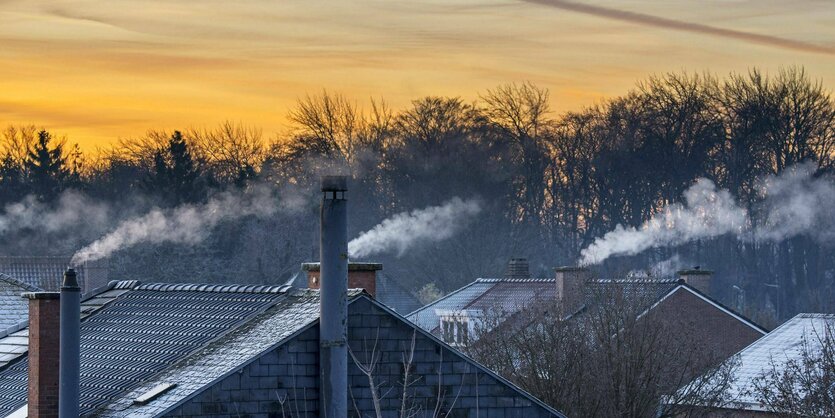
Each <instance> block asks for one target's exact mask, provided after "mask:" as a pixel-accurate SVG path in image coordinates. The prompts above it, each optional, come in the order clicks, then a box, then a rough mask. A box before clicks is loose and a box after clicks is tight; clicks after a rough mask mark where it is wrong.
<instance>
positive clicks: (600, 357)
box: [469, 285, 736, 418]
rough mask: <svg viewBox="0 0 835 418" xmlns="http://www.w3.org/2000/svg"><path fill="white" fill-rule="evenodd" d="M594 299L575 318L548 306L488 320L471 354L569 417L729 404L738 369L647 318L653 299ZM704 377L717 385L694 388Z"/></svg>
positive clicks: (623, 294) (622, 293) (679, 412)
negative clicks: (728, 395) (696, 380)
mask: <svg viewBox="0 0 835 418" xmlns="http://www.w3.org/2000/svg"><path fill="white" fill-rule="evenodd" d="M595 293H596V294H595V296H594V298H593V299H594V302H593V303H591V304H589V305H587V307H586V308H585V309H584V310H583V311H581V312H580V313H578V314H576V315H574V316H572V317H569V318H564V317H562V316H561V315H560V314H558V313H559V312H561V310H560V309H559V306H558V304H555V303H554V302H547V301H540V302H539V303H531V304H528V305H529V306H531V307H535V308H529V309H527V310H524V311H522V312H517V313H515V314H513V315H502V314H501V313H500V312H499V313H498V314H490V315H487V316H486V317H485V318H486V319H485V321H486V322H484V323H483V325H482V326H481V327H480V329H481V331H477V332H478V333H480V335H479V336H478V339H477V341H476V343H475V344H474V345H473V346H472V347H470V348H469V351H470V352H471V354H472V355H473V356H474V357H475V358H476V359H477V360H479V361H481V362H482V363H484V364H485V365H487V366H488V367H491V368H493V369H494V370H495V371H497V372H498V373H499V374H501V375H503V376H505V377H506V378H508V379H510V380H511V381H513V382H515V383H517V384H519V385H520V386H521V387H522V388H524V389H526V390H528V391H530V392H531V393H532V394H533V395H534V396H537V397H539V398H540V399H542V400H543V401H545V402H546V403H549V404H550V405H552V406H553V407H555V408H557V409H560V410H562V411H563V412H565V413H566V414H567V415H568V416H582V417H614V416H617V417H635V418H639V417H648V416H661V417H673V416H675V417H687V416H694V417H695V416H698V414H697V413H696V412H695V411H692V410H690V409H689V408H688V407H686V406H682V405H685V404H694V403H695V404H699V405H716V404H717V403H719V402H722V401H723V400H724V395H725V394H726V392H727V390H728V389H729V387H730V383H731V381H732V371H733V369H734V368H735V367H736V366H735V364H733V363H723V362H722V361H721V360H724V359H718V358H714V357H712V356H711V355H710V354H709V353H707V352H705V351H703V350H701V349H699V344H696V342H695V341H693V340H692V337H689V336H688V335H687V328H686V327H683V326H682V325H683V324H679V323H677V321H675V320H672V321H671V320H668V319H661V318H653V317H650V316H647V315H641V314H642V312H643V311H644V309H646V307H647V306H649V304H648V303H647V302H648V300H649V297H648V296H646V295H643V294H640V293H637V292H634V289H631V288H628V287H626V286H619V285H610V286H606V287H605V289H599V290H598V291H597V292H595ZM491 318H492V319H491ZM703 373H707V374H708V375H710V376H711V378H710V379H705V380H703V381H699V382H698V383H694V384H690V385H688V383H689V382H691V381H692V380H693V379H694V378H695V377H697V376H699V375H701V374H703ZM682 387H684V389H682V390H680V389H679V388H682ZM670 400H673V401H674V402H670Z"/></svg>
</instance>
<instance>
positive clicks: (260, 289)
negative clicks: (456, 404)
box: [0, 281, 562, 417]
mask: <svg viewBox="0 0 835 418" xmlns="http://www.w3.org/2000/svg"><path fill="white" fill-rule="evenodd" d="M348 296H349V298H350V301H351V302H349V303H352V302H353V301H356V300H357V299H359V298H364V299H366V300H369V301H370V302H371V303H373V304H375V305H377V306H378V307H380V308H381V309H383V310H384V311H385V312H388V313H389V314H390V315H392V316H393V317H394V318H396V320H399V321H401V322H402V323H403V324H406V325H407V326H409V327H415V326H414V325H413V324H412V323H411V322H409V321H407V320H406V319H405V318H403V317H402V316H400V315H398V314H397V313H396V312H394V311H392V310H391V309H390V308H388V307H387V306H385V305H384V304H381V303H379V302H378V301H376V300H374V299H373V298H370V297H368V295H367V294H366V293H364V292H363V291H362V290H361V289H351V290H349V295H348ZM82 315H83V317H82V324H81V346H82V350H81V403H82V408H81V413H82V414H85V415H86V414H91V413H92V414H94V415H95V416H102V417H128V416H160V415H164V414H165V413H166V412H168V411H171V410H172V409H174V408H176V407H178V406H179V405H182V404H183V403H184V402H186V401H188V400H189V399H191V398H193V397H194V396H197V395H198V394H199V393H201V392H202V391H204V390H205V389H207V388H209V387H211V386H212V385H213V384H215V383H217V382H219V381H220V380H221V379H223V378H225V377H226V376H229V375H231V374H232V373H235V372H236V371H238V370H241V369H242V368H243V367H245V366H246V365H248V364H250V363H251V362H253V361H255V360H256V359H257V358H258V357H259V356H260V355H262V354H264V353H266V352H268V351H270V350H273V349H275V348H276V347H278V346H280V345H282V344H284V343H286V342H287V341H289V340H290V339H292V338H293V337H294V336H296V335H298V334H299V333H301V332H303V331H304V330H306V329H309V327H311V326H313V325H315V324H316V323H317V322H318V318H319V292H318V291H316V290H309V289H294V288H291V287H289V286H231V285H194V284H141V283H139V282H137V281H124V282H111V283H110V285H109V287H108V289H107V290H105V291H104V292H102V293H100V294H99V295H96V296H95V297H93V298H89V299H87V300H85V301H83V302H82ZM417 331H419V332H421V333H424V334H426V335H429V334H428V333H426V332H425V331H423V330H420V329H419V328H417ZM27 336H28V333H27V330H26V329H24V330H21V331H18V332H16V333H13V334H10V335H7V336H5V337H4V338H0V349H2V347H13V346H15V344H17V347H18V348H19V353H17V354H16V355H15V356H14V358H13V359H11V360H10V361H8V362H6V363H4V365H3V366H0V416H5V415H8V414H10V413H13V412H15V411H17V410H19V409H20V408H21V407H23V406H25V404H26V398H27V392H26V391H27V366H28V360H27V358H26V355H25V353H26V351H25V350H26V347H27V343H28V339H27ZM429 336H430V337H431V338H433V340H434V341H435V342H436V343H437V344H439V345H444V343H442V342H440V341H439V340H438V339H437V338H435V337H433V336H431V335H429ZM450 350H452V349H450ZM453 352H454V354H455V355H457V356H461V357H462V358H465V359H466V361H468V362H470V363H472V364H473V365H474V366H475V367H477V368H479V369H481V370H482V371H483V372H485V373H489V374H490V375H492V376H494V377H495V378H497V379H498V380H499V381H501V382H503V383H504V384H507V385H508V386H509V387H510V388H512V389H513V390H514V391H517V392H519V393H520V394H521V395H522V396H524V397H526V398H528V399H530V400H531V401H532V402H535V403H536V404H538V405H540V406H543V407H544V408H546V409H547V410H549V411H552V412H553V413H554V414H555V415H557V416H562V415H560V414H559V413H558V412H557V411H554V410H553V409H552V408H550V407H548V406H547V405H545V404H543V403H542V402H541V401H539V400H537V399H536V398H534V397H532V396H531V395H530V394H527V393H526V392H524V391H522V390H521V389H519V388H518V387H516V386H514V385H513V384H511V383H510V382H508V381H507V380H505V379H503V378H501V377H500V376H497V375H495V373H492V372H490V371H489V370H487V369H485V368H484V367H483V366H481V365H478V364H477V363H475V362H474V361H473V360H471V359H469V358H467V357H466V356H464V355H463V354H460V353H457V352H455V351H454V350H453ZM143 396H144V397H146V398H153V401H150V402H147V403H136V402H134V400H136V399H139V398H142V397H143Z"/></svg>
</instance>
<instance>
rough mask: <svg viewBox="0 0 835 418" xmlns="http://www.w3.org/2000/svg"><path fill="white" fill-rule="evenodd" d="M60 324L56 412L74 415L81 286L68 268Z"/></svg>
mask: <svg viewBox="0 0 835 418" xmlns="http://www.w3.org/2000/svg"><path fill="white" fill-rule="evenodd" d="M60 327H61V331H60V332H61V344H60V357H61V358H60V368H59V378H60V384H59V386H58V403H59V415H60V416H61V417H77V416H78V414H79V404H80V399H79V395H80V394H79V380H80V378H81V376H80V370H81V288H80V287H79V286H78V277H77V276H76V274H75V270H73V269H71V268H70V269H67V271H66V272H65V273H64V282H63V284H62V285H61V320H60Z"/></svg>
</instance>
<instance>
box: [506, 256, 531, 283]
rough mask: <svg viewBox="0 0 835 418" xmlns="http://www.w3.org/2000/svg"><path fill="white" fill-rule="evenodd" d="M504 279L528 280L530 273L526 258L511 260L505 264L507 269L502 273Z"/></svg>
mask: <svg viewBox="0 0 835 418" xmlns="http://www.w3.org/2000/svg"><path fill="white" fill-rule="evenodd" d="M504 278H505V279H530V278H531V271H530V267H529V266H528V259H527V258H511V259H510V260H509V261H508V262H507V269H506V270H505V272H504Z"/></svg>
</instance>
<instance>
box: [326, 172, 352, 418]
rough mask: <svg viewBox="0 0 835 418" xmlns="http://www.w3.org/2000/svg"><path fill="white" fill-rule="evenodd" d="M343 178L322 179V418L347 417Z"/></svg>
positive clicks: (344, 184) (346, 181)
mask: <svg viewBox="0 0 835 418" xmlns="http://www.w3.org/2000/svg"><path fill="white" fill-rule="evenodd" d="M347 184H348V179H347V177H345V176H325V177H322V212H321V219H320V222H321V223H320V228H321V233H320V234H319V260H320V262H321V285H320V289H321V291H320V302H319V303H320V305H319V309H320V317H319V318H320V319H319V344H320V347H319V367H320V382H319V384H320V399H319V401H320V402H321V405H322V406H321V411H322V414H321V416H323V417H325V418H342V417H347V416H348V345H347V344H348V201H347V200H346V199H345V192H346V191H347V190H348V187H347Z"/></svg>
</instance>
